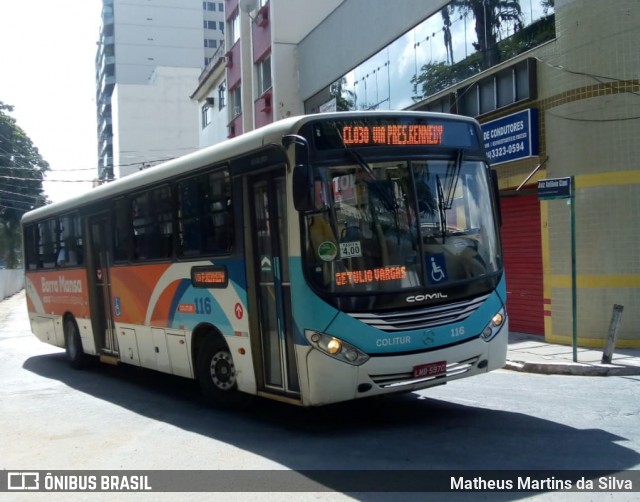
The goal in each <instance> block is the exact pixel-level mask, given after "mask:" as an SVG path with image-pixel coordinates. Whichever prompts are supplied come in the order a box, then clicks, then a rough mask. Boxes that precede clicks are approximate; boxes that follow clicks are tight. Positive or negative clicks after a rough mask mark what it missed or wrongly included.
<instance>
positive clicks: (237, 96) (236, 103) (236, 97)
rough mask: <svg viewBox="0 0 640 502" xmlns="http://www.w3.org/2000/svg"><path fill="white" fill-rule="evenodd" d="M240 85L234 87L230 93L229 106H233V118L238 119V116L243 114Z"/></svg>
mask: <svg viewBox="0 0 640 502" xmlns="http://www.w3.org/2000/svg"><path fill="white" fill-rule="evenodd" d="M241 87H242V86H240V85H237V86H236V87H234V88H233V89H232V90H231V91H229V105H230V106H231V118H236V117H237V116H238V115H240V114H241V113H242V97H241V93H240V90H241Z"/></svg>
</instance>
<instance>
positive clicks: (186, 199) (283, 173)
mask: <svg viewBox="0 0 640 502" xmlns="http://www.w3.org/2000/svg"><path fill="white" fill-rule="evenodd" d="M496 190H497V187H496V184H495V177H494V176H492V174H491V171H490V168H489V165H488V163H487V158H486V155H485V151H484V147H483V141H482V134H481V131H480V128H479V126H478V124H477V122H476V121H474V120H473V119H469V118H466V117H460V116H454V115H445V114H436V113H422V112H353V113H352V112H343V113H329V114H317V115H310V116H301V117H293V118H289V119H285V120H282V121H279V122H276V123H273V124H271V125H268V126H265V127H263V128H261V129H258V130H256V131H253V132H250V133H247V134H244V135H242V136H240V137H237V138H234V139H231V140H228V141H225V142H224V143H221V144H219V145H215V146H212V147H208V148H205V149H202V150H200V151H198V152H195V153H193V154H190V155H187V156H184V157H181V158H178V159H175V160H171V161H168V162H166V163H164V164H162V165H159V166H157V167H153V168H151V169H148V170H146V171H141V172H140V173H137V174H134V175H131V176H128V177H126V178H123V179H119V180H117V181H114V182H112V183H109V184H106V185H103V186H100V187H98V188H96V189H93V190H91V191H90V192H88V193H87V194H85V195H82V196H80V197H77V198H75V199H72V200H68V201H64V202H59V203H55V204H51V205H49V206H46V207H42V208H38V209H36V210H34V211H31V212H29V213H27V214H26V215H25V216H24V217H23V219H22V225H23V232H24V250H25V268H26V294H27V304H28V310H29V319H30V322H31V328H32V331H33V333H34V334H35V335H36V336H37V337H38V338H39V339H40V340H42V341H44V342H47V343H50V344H53V345H56V346H58V347H64V348H65V349H66V355H67V358H68V360H69V363H70V364H71V365H72V366H74V367H80V366H82V364H83V363H84V362H85V361H86V360H87V359H88V358H90V357H91V356H95V357H96V358H99V359H100V361H102V362H105V363H110V364H131V365H135V366H140V367H144V368H150V369H153V370H157V371H162V372H165V373H170V374H174V375H178V376H181V377H186V378H191V379H197V380H198V381H199V383H200V385H201V387H202V390H203V393H204V395H205V396H206V398H208V399H209V400H210V401H212V402H214V403H217V404H220V405H232V404H235V403H238V402H241V401H244V400H245V398H246V397H247V395H259V396H264V397H268V398H272V399H276V400H281V401H285V402H290V403H295V404H298V405H302V406H316V405H323V404H327V403H333V402H338V401H345V400H351V399H356V398H363V397H368V396H376V395H382V394H389V393H393V392H406V391H414V390H417V389H423V388H426V387H430V386H434V385H440V384H444V383H447V382H449V381H451V380H454V379H457V378H462V377H466V376H471V375H476V374H479V373H485V372H487V371H490V370H493V369H496V368H500V367H502V366H503V365H504V363H505V358H506V347H507V331H508V324H507V315H506V309H505V304H506V290H505V282H504V271H503V263H502V254H501V247H500V239H499V232H498V223H497V222H498V216H499V211H498V207H497V193H496Z"/></svg>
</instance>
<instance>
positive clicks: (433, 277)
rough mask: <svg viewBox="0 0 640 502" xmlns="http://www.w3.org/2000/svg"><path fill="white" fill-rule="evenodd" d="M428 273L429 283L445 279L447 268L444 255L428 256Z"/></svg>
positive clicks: (436, 282)
mask: <svg viewBox="0 0 640 502" xmlns="http://www.w3.org/2000/svg"><path fill="white" fill-rule="evenodd" d="M427 270H428V273H429V282H430V283H431V284H438V283H440V282H443V281H446V280H447V268H446V264H445V259H444V255H442V254H436V255H433V256H431V257H430V258H429V263H428V265H427Z"/></svg>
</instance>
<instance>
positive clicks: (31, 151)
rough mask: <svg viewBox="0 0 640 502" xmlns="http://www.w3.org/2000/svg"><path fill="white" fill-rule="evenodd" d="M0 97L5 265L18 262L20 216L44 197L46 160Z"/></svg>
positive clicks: (1, 254) (0, 229)
mask: <svg viewBox="0 0 640 502" xmlns="http://www.w3.org/2000/svg"><path fill="white" fill-rule="evenodd" d="M12 111H13V107H12V106H11V105H6V104H4V103H3V102H2V101H0V259H2V260H3V261H4V262H5V263H6V266H7V268H14V267H16V266H17V265H18V264H19V262H20V255H21V251H20V249H21V234H20V219H21V218H22V215H23V214H24V213H26V212H27V211H30V210H31V209H34V208H36V207H40V206H43V205H45V204H46V203H47V202H48V201H47V198H46V195H45V194H44V191H43V188H42V180H43V177H44V173H45V172H46V171H48V170H49V164H48V163H47V162H46V161H45V160H44V159H43V158H42V156H41V155H40V153H39V152H38V149H37V148H36V147H35V146H34V145H33V143H32V142H31V139H30V138H29V136H27V134H26V133H25V132H24V131H23V130H22V128H20V127H19V126H18V125H17V123H16V120H15V119H14V118H13V117H10V116H9V115H8V113H10V112H12Z"/></svg>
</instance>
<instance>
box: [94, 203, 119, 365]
mask: <svg viewBox="0 0 640 502" xmlns="http://www.w3.org/2000/svg"><path fill="white" fill-rule="evenodd" d="M111 231H112V230H111V220H110V218H109V213H100V214H94V215H91V216H89V233H88V235H89V243H88V244H89V261H88V263H87V274H88V277H89V281H88V282H89V291H90V305H91V323H92V327H93V333H94V337H95V339H96V348H97V349H98V350H99V355H100V356H101V359H103V358H105V356H106V358H105V359H106V362H109V356H117V355H118V340H117V337H116V333H115V326H114V324H113V306H112V305H111V280H110V273H109V264H110V262H111V256H110V253H111V251H110V249H111V248H110V245H109V236H110V235H111Z"/></svg>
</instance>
